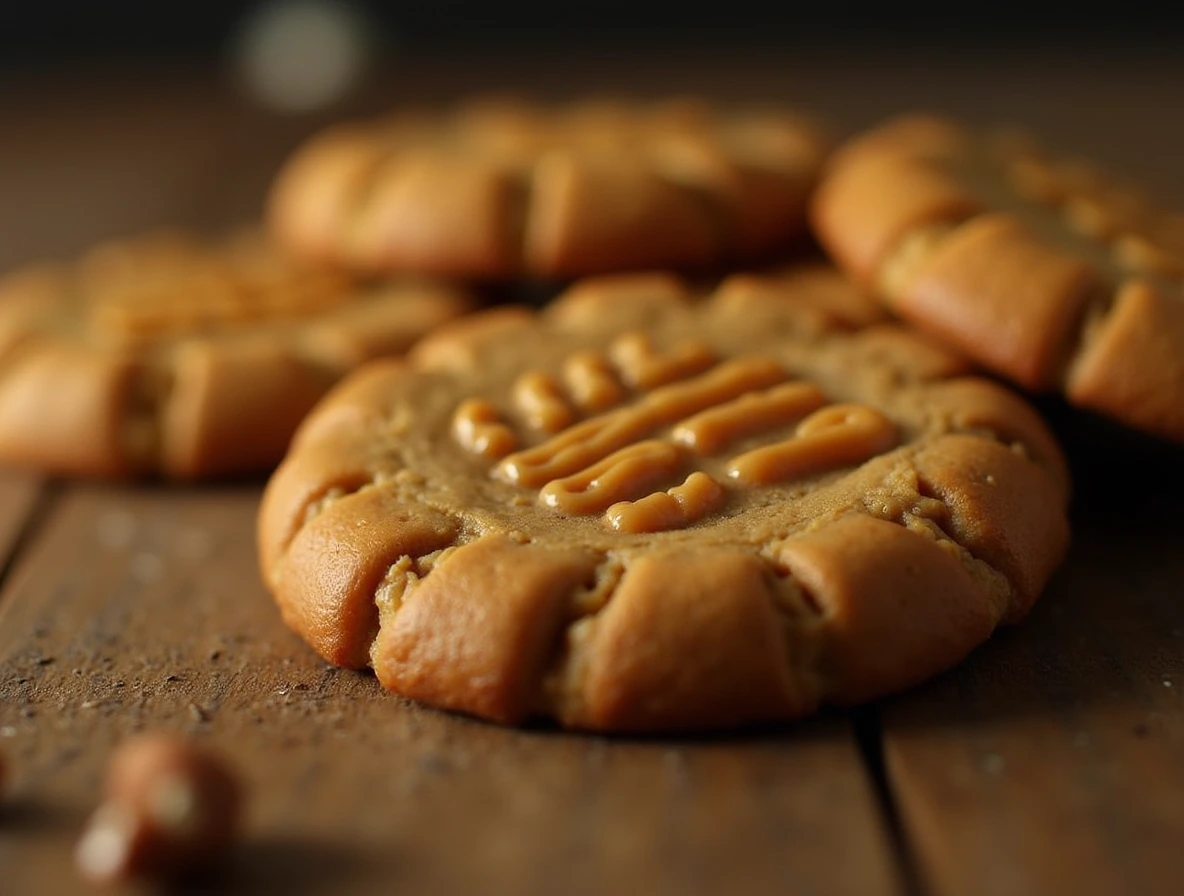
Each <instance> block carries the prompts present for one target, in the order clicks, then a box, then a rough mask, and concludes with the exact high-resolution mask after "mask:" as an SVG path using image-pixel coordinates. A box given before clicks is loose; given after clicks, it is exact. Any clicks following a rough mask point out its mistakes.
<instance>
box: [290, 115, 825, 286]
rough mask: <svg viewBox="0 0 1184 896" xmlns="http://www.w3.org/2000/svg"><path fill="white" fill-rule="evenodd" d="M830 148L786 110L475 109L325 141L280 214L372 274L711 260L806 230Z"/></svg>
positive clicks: (307, 161)
mask: <svg viewBox="0 0 1184 896" xmlns="http://www.w3.org/2000/svg"><path fill="white" fill-rule="evenodd" d="M826 149H827V141H826V138H825V137H824V136H823V135H822V133H821V131H820V130H819V128H818V127H817V126H815V125H814V124H812V123H810V122H808V121H806V120H805V119H803V118H801V117H799V116H796V115H792V114H789V113H787V112H784V111H781V110H772V109H769V110H763V111H751V112H744V111H726V112H725V111H719V110H714V109H712V108H711V107H709V106H707V105H706V104H703V103H698V102H690V101H685V102H667V103H661V104H654V105H648V106H647V105H627V104H622V103H609V102H584V103H577V104H574V105H571V106H566V107H559V108H555V109H546V108H542V107H537V106H531V105H526V104H518V103H510V102H483V103H473V104H471V105H467V106H462V107H460V108H459V109H457V110H455V111H454V112H452V113H451V114H447V115H439V116H434V117H430V116H424V115H415V114H410V113H408V114H402V115H396V116H393V117H391V118H389V119H386V120H382V121H376V122H372V123H365V124H352V125H344V126H338V127H335V128H333V129H331V130H329V131H327V132H325V133H323V134H320V135H318V136H316V137H314V138H313V139H312V140H311V141H310V142H309V143H308V144H307V145H305V146H304V147H302V148H301V149H300V150H299V151H298V152H297V153H296V154H295V156H294V157H293V158H292V159H291V160H290V161H289V162H288V164H287V166H286V167H285V168H284V169H283V171H282V172H281V173H280V175H279V177H278V179H277V182H276V184H275V186H274V188H273V192H272V196H271V203H270V220H271V224H272V230H273V232H274V233H275V234H276V235H277V237H278V238H279V239H280V241H281V242H282V243H283V244H285V245H286V246H288V247H289V248H290V249H292V250H293V251H295V252H297V253H300V254H303V255H305V256H307V257H311V258H317V259H321V260H324V261H331V262H334V263H337V264H339V265H341V266H343V267H347V268H352V269H355V270H359V271H363V272H371V273H374V272H383V273H391V272H413V273H427V274H439V275H447V276H453V277H465V278H475V279H484V280H508V279H519V278H523V277H533V278H547V279H553V278H570V277H575V276H581V275H585V274H592V273H605V272H613V271H622V270H635V269H639V268H646V269H648V268H657V267H674V268H700V267H704V266H708V265H713V264H717V263H721V262H724V261H732V260H736V259H741V258H751V257H754V256H759V255H763V254H765V253H768V252H770V251H772V250H776V249H778V248H781V247H782V246H784V245H785V244H786V243H787V242H788V241H789V240H790V239H791V238H792V237H794V236H795V235H797V234H798V233H799V232H800V231H801V230H802V228H803V226H804V207H805V203H806V196H807V193H808V191H809V190H810V188H811V187H812V186H813V183H814V179H815V175H816V174H817V172H818V169H819V166H820V164H821V161H822V158H823V156H824V154H825V151H826Z"/></svg>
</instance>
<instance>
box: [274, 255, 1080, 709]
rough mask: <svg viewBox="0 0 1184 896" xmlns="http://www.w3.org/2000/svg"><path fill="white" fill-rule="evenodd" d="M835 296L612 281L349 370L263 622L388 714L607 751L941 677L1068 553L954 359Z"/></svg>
mask: <svg viewBox="0 0 1184 896" xmlns="http://www.w3.org/2000/svg"><path fill="white" fill-rule="evenodd" d="M828 279H829V282H827V281H828ZM779 283H780V286H779V285H778V284H779ZM786 284H792V286H787V285H786ZM843 289H846V290H848V291H849V292H851V291H852V287H851V286H850V285H845V284H844V281H842V280H840V279H839V277H838V275H836V274H835V273H834V272H833V270H832V271H831V272H830V274H829V278H828V277H826V276H824V275H823V274H822V273H821V272H820V271H818V270H817V269H816V270H814V271H813V272H812V273H811V275H810V276H806V277H800V278H797V279H794V278H792V277H790V278H785V277H783V278H774V279H772V280H765V279H761V278H756V277H751V276H745V277H739V278H735V279H732V280H729V281H727V282H725V283H724V284H723V285H722V286H721V287H720V288H719V289H718V290H717V291H715V292H714V293H713V294H712V295H710V296H708V297H698V298H696V297H694V296H692V295H691V294H690V293H689V292H688V291H687V290H686V289H685V288H684V287H683V286H682V285H681V284H680V283H679V282H678V281H677V280H675V279H673V278H671V277H661V276H648V277H632V278H630V277H624V276H621V277H617V278H605V279H602V280H593V281H587V282H584V283H581V284H578V285H576V286H575V287H573V288H572V289H571V290H570V291H568V292H567V293H566V294H565V295H564V296H562V297H561V298H560V299H558V300H557V301H556V302H555V303H554V304H553V305H552V306H550V307H549V308H548V309H546V310H545V311H542V312H540V313H537V314H535V313H532V312H529V311H526V310H523V309H516V308H502V309H498V310H494V311H489V312H486V313H482V314H479V315H475V316H471V317H469V318H465V319H463V320H460V321H457V322H455V323H453V324H449V325H446V326H445V327H444V328H443V329H442V330H440V331H438V332H437V333H436V334H433V336H431V337H429V338H428V339H427V340H425V341H424V342H422V343H420V344H419V345H418V346H417V347H416V348H415V349H414V350H413V352H412V354H411V355H410V358H409V360H408V361H406V362H380V363H375V364H372V365H369V366H367V367H366V368H364V369H363V370H361V371H359V372H358V373H356V374H354V375H353V376H352V377H350V378H349V379H348V380H347V381H346V382H344V383H343V384H341V385H340V386H339V387H338V388H337V389H335V390H334V392H333V393H332V394H331V395H330V396H329V397H328V398H326V400H325V401H324V402H322V403H321V404H320V405H319V406H318V408H317V409H316V410H315V411H314V412H313V413H312V414H311V415H310V417H309V418H308V420H307V421H306V422H305V423H304V424H303V426H302V427H301V430H300V432H299V433H298V434H297V436H296V438H295V439H294V440H293V447H292V449H291V451H290V452H289V455H288V457H287V458H286V459H285V461H284V462H283V464H281V466H280V467H279V469H278V470H277V471H276V473H275V475H274V476H273V477H272V480H271V482H270V483H269V485H268V488H267V490H266V493H265V496H264V500H263V505H262V507H261V510H260V520H259V556H260V562H261V567H262V572H263V576H264V579H265V581H266V582H267V583H268V586H269V588H270V589H271V591H272V593H273V595H274V597H275V599H276V601H277V603H278V605H279V608H280V610H281V612H282V615H283V618H284V620H285V621H286V623H287V624H288V625H289V626H290V627H291V628H292V629H293V630H294V631H295V632H297V633H298V634H299V635H300V636H301V637H303V638H304V639H305V640H306V641H307V642H308V643H309V644H310V645H311V646H312V647H313V648H314V649H315V650H316V651H317V652H318V653H319V654H320V655H321V656H322V657H324V658H325V659H326V660H328V661H330V662H332V663H335V664H338V665H343V666H348V667H354V668H363V667H366V666H372V667H373V669H374V671H375V673H376V674H377V676H378V680H379V681H380V682H381V683H382V685H383V686H384V687H386V688H388V689H389V690H392V691H394V692H396V693H398V694H401V695H403V696H406V697H410V698H413V699H415V700H420V701H423V702H425V703H429V704H432V705H435V706H439V707H444V708H447V709H452V710H458V711H461V712H465V713H470V714H473V715H476V716H480V717H483V718H486V719H492V720H495V721H498V722H502V723H518V722H521V721H523V720H524V719H527V718H529V717H534V716H548V717H552V718H554V719H556V720H558V722H559V723H560V724H561V725H563V726H565V727H570V728H576V729H590V730H601V731H671V730H688V729H710V728H726V727H732V726H737V725H743V724H748V723H753V722H759V721H766V720H775V719H788V718H794V717H798V716H802V715H805V714H807V713H809V712H811V711H813V710H814V709H815V708H816V707H818V706H819V705H820V704H823V703H852V702H857V701H862V700H867V699H870V698H873V697H876V696H878V695H881V694H886V693H889V692H892V691H896V690H899V689H902V688H905V687H908V686H910V685H913V684H915V683H917V682H919V681H921V680H923V679H925V678H927V677H929V676H931V675H933V674H935V673H937V672H939V671H941V670H943V669H945V668H947V667H949V666H951V665H952V664H954V663H956V662H957V661H958V660H960V659H961V658H962V657H963V656H965V655H966V654H967V653H968V652H969V651H970V650H971V649H973V648H974V647H975V646H976V645H977V644H979V643H980V642H981V641H983V640H984V639H985V638H986V637H987V636H988V635H989V634H990V633H991V631H992V630H993V629H994V628H995V626H996V624H998V623H1001V622H1014V621H1017V620H1018V619H1020V618H1021V617H1022V616H1023V615H1024V614H1025V613H1026V612H1027V610H1028V608H1029V607H1030V606H1031V604H1032V602H1033V601H1034V600H1035V599H1036V597H1037V595H1038V594H1039V593H1040V591H1041V589H1042V588H1043V586H1044V584H1045V582H1046V580H1047V578H1048V577H1049V575H1050V574H1051V572H1052V570H1053V569H1054V567H1055V566H1056V565H1057V563H1058V562H1059V561H1060V559H1061V557H1062V555H1063V553H1064V551H1065V549H1066V545H1067V540H1068V530H1067V523H1066V519H1065V510H1064V508H1065V504H1066V496H1067V480H1066V472H1065V467H1064V463H1063V460H1062V457H1061V454H1060V451H1059V449H1058V448H1057V446H1056V444H1055V443H1054V442H1053V440H1052V438H1051V437H1050V435H1049V433H1048V432H1047V431H1046V429H1045V427H1044V425H1043V423H1042V422H1041V421H1040V419H1039V417H1038V416H1037V415H1036V414H1035V413H1034V412H1033V411H1032V410H1031V409H1030V408H1029V407H1028V406H1027V405H1026V404H1025V403H1024V402H1023V401H1022V400H1021V399H1019V398H1018V397H1016V396H1015V395H1013V394H1012V393H1010V392H1008V391H1007V390H1006V389H1004V388H1003V387H1001V386H999V385H996V384H994V383H991V382H988V381H985V380H982V379H978V378H974V377H969V376H966V375H965V372H966V367H965V362H963V361H962V360H961V359H960V358H959V357H957V356H955V355H953V354H951V353H949V352H948V351H946V350H945V349H942V348H939V347H937V346H935V345H933V344H931V343H929V342H927V341H926V340H924V339H923V338H922V337H920V336H917V335H915V334H914V333H912V332H910V331H908V330H906V329H904V328H902V327H899V326H897V325H895V324H880V325H874V326H870V327H866V328H862V329H861V328H858V325H857V324H856V322H855V318H857V317H858V315H855V316H854V317H851V316H848V317H847V318H846V321H845V320H844V316H843V315H837V314H836V313H835V312H834V309H835V307H836V304H838V305H840V306H841V305H844V304H848V305H850V307H853V308H858V307H859V300H858V298H857V296H855V295H854V294H852V296H851V297H849V299H848V301H847V302H846V303H842V302H840V303H836V301H835V298H834V295H833V294H834V293H837V292H839V291H841V290H843ZM827 293H831V295H829V296H827V295H826V294H827Z"/></svg>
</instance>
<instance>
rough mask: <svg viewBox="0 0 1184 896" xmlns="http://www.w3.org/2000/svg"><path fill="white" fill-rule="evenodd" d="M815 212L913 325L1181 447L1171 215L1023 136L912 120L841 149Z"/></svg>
mask: <svg viewBox="0 0 1184 896" xmlns="http://www.w3.org/2000/svg"><path fill="white" fill-rule="evenodd" d="M813 221H814V226H815V230H816V231H817V235H818V237H819V239H820V240H821V241H822V242H823V244H824V245H825V246H826V247H827V249H829V251H830V252H831V253H832V255H833V256H834V257H835V258H836V259H837V260H838V261H839V262H840V263H841V264H842V265H843V266H845V267H846V268H847V269H848V270H850V271H851V272H852V273H854V274H855V276H856V277H858V278H859V279H860V280H861V281H862V282H863V283H864V284H866V285H867V286H868V287H869V288H874V289H876V290H878V291H879V293H880V294H881V295H882V296H883V297H884V298H885V300H886V301H887V302H888V304H889V305H890V306H891V308H892V310H894V311H895V312H897V313H899V314H900V315H901V316H902V317H905V318H907V319H908V320H909V321H911V322H912V323H914V324H916V325H917V326H918V327H920V328H922V329H924V330H926V331H927V332H929V333H931V334H933V335H934V336H936V337H938V338H940V339H941V340H942V341H944V342H945V343H947V344H949V345H951V346H954V347H956V348H958V349H960V350H961V351H964V352H966V353H967V354H968V355H970V356H971V357H973V358H975V359H976V360H978V361H980V362H982V363H983V364H985V365H987V366H989V367H991V368H992V369H993V370H996V371H998V372H1000V373H1002V374H1005V375H1006V376H1008V377H1010V378H1011V379H1013V380H1014V381H1016V382H1017V383H1020V384H1021V385H1023V386H1025V387H1027V388H1029V389H1034V390H1046V389H1061V390H1063V391H1064V393H1065V395H1066V396H1067V397H1068V399H1069V400H1070V401H1071V402H1073V403H1074V404H1077V405H1080V406H1082V407H1086V408H1090V409H1093V410H1095V411H1099V412H1101V413H1104V414H1106V415H1108V416H1110V417H1112V418H1114V419H1117V420H1119V421H1121V422H1123V423H1125V424H1127V425H1129V426H1133V427H1136V428H1138V429H1141V430H1143V431H1145V432H1149V433H1153V434H1155V435H1158V436H1161V437H1165V438H1168V439H1172V440H1174V441H1177V442H1184V215H1181V214H1173V213H1169V212H1166V211H1164V210H1162V209H1159V208H1157V207H1156V206H1155V204H1154V203H1153V202H1151V201H1150V200H1149V199H1148V198H1147V197H1146V196H1145V195H1143V194H1142V193H1140V192H1139V191H1138V190H1136V189H1134V188H1132V187H1129V186H1127V185H1124V184H1120V183H1117V182H1115V181H1114V180H1112V179H1109V178H1107V177H1105V176H1103V175H1102V174H1100V173H1099V172H1098V171H1097V170H1096V169H1095V168H1093V167H1092V166H1090V165H1088V164H1086V163H1083V162H1080V161H1075V160H1064V159H1057V158H1054V157H1051V156H1048V155H1046V154H1044V153H1043V152H1041V151H1040V150H1039V149H1037V148H1036V147H1034V146H1033V145H1032V144H1031V143H1030V142H1029V141H1026V140H1024V139H1022V138H1017V137H1014V136H1011V137H991V138H989V137H982V136H978V135H975V134H973V133H971V132H969V131H967V130H964V129H962V128H960V127H959V126H957V125H955V124H953V123H951V122H947V121H943V120H940V119H932V118H923V117H915V118H906V119H900V120H897V121H894V122H890V123H888V124H886V125H884V126H882V127H881V128H879V129H877V130H875V131H872V132H870V133H868V134H865V135H863V136H860V137H857V138H856V139H855V140H853V141H852V142H851V143H850V144H848V145H847V146H845V147H843V148H842V149H840V150H839V152H838V153H837V155H836V158H835V159H834V161H833V163H832V165H831V168H830V172H829V174H828V176H827V177H826V178H825V181H824V182H823V184H822V185H821V186H820V188H819V190H818V193H817V195H816V196H815V199H814V203H813Z"/></svg>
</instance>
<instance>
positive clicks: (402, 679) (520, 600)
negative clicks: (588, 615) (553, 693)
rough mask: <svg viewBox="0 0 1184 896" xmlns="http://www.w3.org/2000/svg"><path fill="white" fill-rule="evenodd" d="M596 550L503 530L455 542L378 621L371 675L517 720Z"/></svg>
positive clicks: (436, 700) (409, 693) (431, 699)
mask: <svg viewBox="0 0 1184 896" xmlns="http://www.w3.org/2000/svg"><path fill="white" fill-rule="evenodd" d="M596 559H597V558H596V555H595V554H594V553H593V552H592V551H588V550H583V549H580V548H565V549H558V548H554V547H550V548H544V547H542V546H536V545H530V544H520V543H518V542H517V541H514V540H512V539H511V538H509V537H507V536H506V535H501V534H497V535H486V536H485V537H483V538H480V539H478V540H477V541H474V542H472V543H470V544H467V545H464V546H462V547H459V548H457V549H456V551H455V552H454V553H453V554H451V555H450V556H449V557H447V558H445V559H444V560H442V561H441V562H440V563H439V564H438V566H437V568H436V569H435V570H434V571H433V572H432V574H431V575H429V576H427V577H425V578H424V579H423V580H422V581H420V582H417V583H416V584H415V585H414V586H413V587H411V588H408V589H407V590H406V591H405V592H404V593H403V598H402V607H401V608H400V609H399V610H398V612H397V613H394V614H393V616H394V620H393V622H392V623H391V624H389V625H384V626H383V627H382V630H381V632H380V633H379V636H378V640H377V641H376V642H375V645H374V671H375V673H376V674H377V675H378V680H379V681H381V682H382V684H383V686H384V687H387V688H389V689H391V690H393V691H397V692H398V693H400V694H403V695H404V696H406V697H411V698H413V699H416V700H423V701H426V702H428V703H433V704H436V705H438V706H443V707H445V708H446V709H460V710H464V711H465V712H471V713H474V714H475V715H480V716H484V717H486V718H490V719H493V720H494V721H497V722H507V723H509V722H520V721H522V720H523V719H524V718H526V716H527V714H528V713H529V712H530V710H531V709H532V708H533V706H532V704H533V700H534V689H535V688H536V686H537V682H538V679H539V676H540V675H541V674H542V671H543V664H544V662H545V661H546V659H547V656H548V655H549V653H550V649H551V646H552V644H554V643H555V641H556V637H557V635H558V633H559V629H560V626H561V625H562V623H563V621H564V616H565V612H566V602H567V597H568V595H569V594H570V593H571V592H572V591H573V590H574V589H575V588H576V586H577V585H579V584H580V583H581V582H583V581H585V580H586V579H587V578H588V576H589V575H590V574H591V573H592V572H593V570H594V569H595V568H596ZM495 582H496V583H497V585H496V586H495V587H493V588H491V587H490V586H491V583H495Z"/></svg>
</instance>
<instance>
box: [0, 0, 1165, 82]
mask: <svg viewBox="0 0 1184 896" xmlns="http://www.w3.org/2000/svg"><path fill="white" fill-rule="evenodd" d="M260 5H263V4H258V3H249V2H228V0H208V2H189V3H174V2H168V0H135V2H132V0H113V2H102V0H97V2H63V0H42V2H37V0H0V66H2V67H5V68H8V69H9V70H12V69H14V68H17V69H20V68H27V67H30V66H32V67H44V66H50V67H53V66H56V65H58V64H61V63H69V64H79V63H88V62H115V63H122V62H135V61H147V60H149V59H156V60H170V61H186V60H200V59H212V58H216V57H217V56H219V55H221V54H222V53H223V52H224V51H225V48H226V47H227V45H228V44H229V42H230V41H231V40H232V39H233V36H234V35H235V33H236V31H237V29H238V28H239V27H240V26H241V24H242V22H243V20H244V18H245V16H246V15H247V14H249V12H250V11H251V10H252V9H253V8H256V7H258V6H260ZM350 5H351V6H352V7H354V8H355V9H357V10H359V11H360V12H362V13H363V14H364V15H365V17H366V19H367V20H368V21H369V22H371V23H372V24H373V26H374V28H375V34H376V35H379V36H380V41H381V46H382V47H383V48H384V49H386V50H390V51H395V50H398V49H400V48H402V49H406V48H414V49H416V50H433V49H437V48H439V49H464V48H466V47H472V46H474V45H484V46H490V45H506V44H513V45H524V46H527V47H531V46H538V45H549V46H579V45H587V46H596V45H599V46H604V45H613V44H632V45H636V44H639V43H640V44H653V45H654V46H656V47H664V46H676V45H683V46H700V47H701V46H704V45H712V44H729V45H733V46H734V45H736V44H754V45H761V46H784V47H805V48H811V49H816V48H819V47H823V48H824V47H826V46H832V45H842V46H851V47H858V46H859V45H861V44H874V45H876V46H881V47H882V46H883V45H884V44H886V43H892V44H897V43H905V44H912V45H916V46H918V47H920V48H931V49H941V48H943V47H950V48H957V47H959V46H964V45H988V46H990V45H995V46H997V45H999V44H1008V45H1022V44H1027V43H1032V42H1036V43H1039V44H1040V45H1045V46H1050V47H1051V46H1055V47H1058V48H1065V47H1073V46H1090V45H1097V44H1107V45H1114V44H1116V43H1122V44H1135V45H1140V46H1147V47H1148V48H1149V49H1155V50H1157V51H1160V52H1162V51H1163V50H1165V49H1167V50H1169V51H1171V50H1173V49H1174V50H1178V51H1180V52H1181V53H1184V3H1178V2H1146V0H1133V2H1131V0H1128V2H1123V3H1118V4H1115V3H1106V4H1098V5H1096V6H1094V7H1092V8H1091V7H1090V6H1089V5H1088V4H1085V3H1083V2H1078V3H1056V2H1049V0H1034V2H1029V3H1023V4H1018V3H1017V4H1013V3H984V2H970V3H953V2H949V0H947V2H944V3H937V2H926V3H870V2H849V0H848V2H843V0H839V2H825V0H821V2H819V0H814V2H808V3H805V2H796V3H795V2H770V0H764V2H759V0H715V2H696V0H684V2H662V3H642V2H632V3H630V2H621V0H602V2H596V3H589V2H569V3H561V2H542V0H533V2H528V0H502V2H481V0H463V2H458V0H415V2H401V3H377V2H368V3H367V2H355V3H352V4H350Z"/></svg>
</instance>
